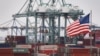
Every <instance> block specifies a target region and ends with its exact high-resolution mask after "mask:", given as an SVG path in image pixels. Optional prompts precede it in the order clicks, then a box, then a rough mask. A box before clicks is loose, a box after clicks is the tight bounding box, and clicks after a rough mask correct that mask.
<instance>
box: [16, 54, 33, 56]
mask: <svg viewBox="0 0 100 56" xmlns="http://www.w3.org/2000/svg"><path fill="white" fill-rule="evenodd" d="M14 56H31V54H30V53H14Z"/></svg>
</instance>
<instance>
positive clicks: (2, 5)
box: [0, 0, 100, 25]
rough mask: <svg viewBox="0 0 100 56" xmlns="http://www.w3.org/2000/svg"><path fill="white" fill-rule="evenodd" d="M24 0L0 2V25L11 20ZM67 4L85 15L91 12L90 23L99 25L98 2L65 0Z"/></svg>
mask: <svg viewBox="0 0 100 56" xmlns="http://www.w3.org/2000/svg"><path fill="white" fill-rule="evenodd" d="M25 1H26V0H0V23H2V22H5V21H7V20H10V19H12V15H13V14H15V13H17V12H18V11H19V9H20V8H21V7H22V5H23V4H24V2H25ZM66 1H67V3H71V4H73V5H77V6H79V7H80V8H81V9H83V10H84V13H85V14H87V13H89V12H90V10H92V22H93V23H95V24H97V25H100V23H99V21H100V19H99V18H100V15H99V13H100V11H99V10H100V7H99V3H100V0H66Z"/></svg>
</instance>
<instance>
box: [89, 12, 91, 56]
mask: <svg viewBox="0 0 100 56" xmlns="http://www.w3.org/2000/svg"><path fill="white" fill-rule="evenodd" d="M89 17H90V29H91V31H92V28H91V26H92V10H91V11H90V16H89ZM90 55H91V56H92V34H91V33H90Z"/></svg>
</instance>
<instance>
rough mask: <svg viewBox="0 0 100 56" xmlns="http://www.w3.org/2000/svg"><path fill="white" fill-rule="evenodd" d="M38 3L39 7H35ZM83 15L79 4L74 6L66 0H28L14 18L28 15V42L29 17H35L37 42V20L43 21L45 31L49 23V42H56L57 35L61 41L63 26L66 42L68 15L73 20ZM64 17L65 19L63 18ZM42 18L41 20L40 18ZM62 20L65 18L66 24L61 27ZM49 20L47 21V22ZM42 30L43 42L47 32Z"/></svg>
mask: <svg viewBox="0 0 100 56" xmlns="http://www.w3.org/2000/svg"><path fill="white" fill-rule="evenodd" d="M26 4H28V6H27V8H26V10H25V11H24V12H21V11H22V10H23V8H24V6H25V5H26ZM57 4H60V5H59V6H60V9H58V8H57V6H58V5H57ZM35 5H37V7H35ZM81 15H83V10H81V9H79V8H78V6H73V5H72V4H67V3H66V1H65V0H47V2H43V0H27V1H26V2H25V4H24V5H23V7H22V8H21V9H20V11H19V12H18V13H16V14H14V15H13V17H14V18H19V17H26V42H27V43H28V42H29V40H28V37H29V35H28V34H29V31H28V27H29V18H30V17H33V19H34V21H35V28H34V30H35V31H34V32H35V33H34V34H35V35H34V36H35V42H36V43H37V42H38V41H37V34H38V24H37V21H39V22H40V21H42V22H41V24H40V25H41V26H42V30H43V32H44V30H45V24H47V23H48V26H47V29H48V37H49V43H50V44H55V36H56V37H57V38H58V43H59V42H60V34H61V33H60V32H61V28H63V29H64V36H63V37H64V42H65V43H66V38H67V36H66V27H67V20H69V19H68V18H69V17H68V16H70V17H71V18H72V19H73V20H76V19H78V16H81ZM61 17H63V18H64V19H62V18H61ZM38 19H40V20H38ZM61 20H64V21H65V22H64V25H65V26H63V27H61V23H62V22H61ZM45 22H47V23H45ZM43 32H42V42H43V43H44V41H45V38H46V36H45V33H43Z"/></svg>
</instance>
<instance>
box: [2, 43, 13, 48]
mask: <svg viewBox="0 0 100 56" xmlns="http://www.w3.org/2000/svg"><path fill="white" fill-rule="evenodd" d="M10 47H11V45H10V44H9V43H0V48H10Z"/></svg>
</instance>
